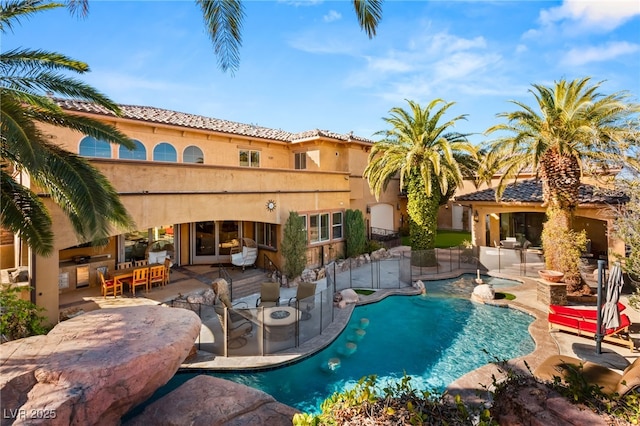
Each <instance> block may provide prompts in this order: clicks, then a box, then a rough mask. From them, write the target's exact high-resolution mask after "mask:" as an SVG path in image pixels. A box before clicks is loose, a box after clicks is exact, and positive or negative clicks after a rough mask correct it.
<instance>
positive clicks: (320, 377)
mask: <svg viewBox="0 0 640 426" xmlns="http://www.w3.org/2000/svg"><path fill="white" fill-rule="evenodd" d="M473 278H475V277H473V276H464V277H462V278H459V279H452V280H441V281H438V282H426V283H425V284H426V287H427V295H426V296H392V297H388V298H386V299H384V300H383V301H381V302H378V303H374V304H370V305H364V306H359V307H357V308H356V309H355V310H354V313H353V315H352V317H351V320H350V322H349V324H348V326H347V328H346V329H345V331H344V332H343V333H342V334H341V335H340V336H339V337H338V338H337V339H336V340H335V341H334V342H333V343H332V344H331V345H329V346H328V347H327V348H326V349H324V350H323V351H321V352H319V353H318V354H316V355H314V356H312V357H309V358H307V359H305V360H303V361H301V362H299V363H296V364H293V365H290V366H288V367H283V368H279V369H275V370H270V371H265V372H252V373H211V374H212V375H214V376H216V377H221V378H224V379H228V380H232V381H234V382H238V383H242V384H245V385H247V386H251V387H254V388H258V389H261V390H263V391H265V392H267V393H269V394H271V395H272V396H273V397H275V398H276V399H277V400H278V401H280V402H282V403H284V404H287V405H290V406H292V407H295V408H297V409H299V410H301V411H303V412H307V413H318V412H319V411H320V404H321V403H322V402H323V401H324V400H325V399H326V398H327V397H329V396H331V394H333V393H334V392H340V391H343V390H344V389H346V388H350V387H352V386H354V385H355V384H356V383H357V381H358V380H359V379H360V378H362V377H364V376H368V375H371V374H375V375H377V376H378V380H379V382H382V383H384V382H385V381H387V380H395V379H399V378H402V377H403V375H404V373H405V372H406V374H407V375H410V376H411V377H412V380H411V383H412V386H414V388H417V389H426V390H437V391H442V390H444V388H445V387H446V386H447V385H448V384H450V383H451V382H453V381H454V380H456V379H457V378H459V377H461V376H462V375H464V374H466V373H468V372H469V371H471V370H474V369H476V368H479V367H481V366H483V365H485V364H487V363H489V362H492V361H496V360H504V359H510V358H514V357H518V356H521V355H525V354H527V353H530V352H531V351H533V350H534V348H535V347H534V346H535V344H534V342H533V340H532V339H531V336H530V335H529V333H528V331H527V329H528V326H529V324H531V322H532V321H533V318H532V317H531V316H529V315H527V314H524V313H522V312H519V311H516V310H514V309H505V308H499V307H495V306H487V305H481V304H476V303H473V302H471V301H469V299H468V297H469V295H470V293H471V291H472V289H473V286H474V284H473ZM483 278H484V279H485V281H486V282H491V283H492V284H493V285H494V288H495V289H496V290H497V291H499V290H500V287H504V286H512V285H514V282H513V281H507V280H499V279H494V278H489V279H487V277H483ZM460 296H462V297H460ZM192 377H194V374H178V375H176V376H175V378H174V379H172V381H171V382H170V383H169V385H167V386H169V387H170V388H175V387H177V386H179V385H180V384H181V383H183V382H185V381H187V380H188V379H190V378H192ZM486 385H490V383H486Z"/></svg>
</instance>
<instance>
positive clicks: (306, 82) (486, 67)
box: [2, 0, 640, 142]
mask: <svg viewBox="0 0 640 426" xmlns="http://www.w3.org/2000/svg"><path fill="white" fill-rule="evenodd" d="M244 4H245V12H246V17H245V21H244V27H243V46H242V48H241V51H240V55H241V57H240V68H239V70H238V71H237V72H236V73H235V75H232V74H231V73H223V72H222V71H221V70H220V69H219V68H218V66H217V62H216V58H215V56H214V54H213V49H212V47H211V43H210V41H209V39H208V36H207V35H206V33H205V31H204V25H203V23H202V18H201V14H200V11H199V8H198V7H197V6H196V4H195V2H193V1H190V0H184V1H173V2H172V1H135V2H129V1H99V0H93V1H90V11H89V15H88V16H87V18H85V19H78V18H75V17H72V16H71V15H70V14H69V13H68V11H67V10H66V9H59V10H54V11H46V12H42V13H39V14H37V15H34V16H33V17H31V18H30V19H28V20H24V21H22V23H21V25H19V26H16V27H15V28H14V30H13V32H12V33H7V34H5V35H3V38H2V49H3V50H8V49H11V48H14V47H17V46H21V47H29V48H40V49H46V50H51V51H56V52H60V53H64V54H66V55H68V56H71V57H73V58H76V59H79V60H82V61H84V62H87V63H88V64H89V65H90V67H91V72H90V73H88V74H85V75H83V76H82V77H81V78H82V79H83V80H84V81H85V82H87V83H89V84H91V85H93V86H94V87H96V88H98V89H99V90H100V91H102V92H103V93H105V94H106V95H108V96H109V97H111V98H112V99H113V100H114V101H116V102H118V103H121V104H133V105H146V106H154V107H159V108H166V109H171V110H176V111H181V112H188V113H194V114H202V115H206V116H209V117H216V118H221V119H226V120H233V121H239V122H243V123H254V124H257V125H260V126H265V127H271V128H280V129H283V130H287V131H291V132H298V131H304V130H311V129H316V128H317V129H323V130H331V131H335V132H339V133H348V132H350V131H353V132H354V133H355V134H357V135H359V136H363V137H370V138H373V139H376V137H374V136H373V133H374V132H376V131H379V130H384V129H386V128H387V125H386V123H385V122H384V121H383V120H382V117H386V116H388V113H389V110H390V109H391V108H393V107H397V106H399V107H403V108H404V107H406V106H407V104H406V102H405V99H411V100H414V101H417V102H419V103H421V104H426V103H428V102H430V101H431V100H432V99H435V98H442V99H444V100H446V101H453V102H455V103H456V104H455V105H454V106H453V107H452V108H451V109H450V110H449V111H450V114H449V116H448V118H452V117H453V116H455V115H461V114H467V115H468V117H467V120H466V121H464V122H461V123H460V124H459V125H457V126H456V128H455V130H457V131H460V132H464V133H474V134H475V135H474V136H471V138H470V139H471V140H472V141H474V142H481V141H482V140H484V137H483V136H481V135H480V134H481V133H482V132H483V131H484V130H486V129H487V128H488V127H489V126H491V125H493V124H496V123H497V122H498V119H497V118H496V114H497V113H500V112H505V111H512V110H514V109H515V106H513V105H512V104H509V103H508V101H509V100H520V101H524V102H526V103H528V104H531V103H532V99H533V98H532V96H531V95H530V94H528V92H527V91H528V90H529V89H530V87H531V86H530V85H531V83H538V84H545V85H551V84H553V82H554V81H555V80H558V79H561V78H567V79H574V78H580V77H584V76H591V77H593V80H594V81H602V80H604V81H605V82H604V83H603V85H602V88H601V91H602V92H604V93H611V92H615V91H620V90H626V91H628V92H630V94H631V95H632V98H633V99H634V100H635V101H638V97H639V95H640V3H639V2H638V1H637V0H630V1H629V0H625V1H615V0H613V1H612V0H602V1H584V0H582V1H568V0H565V1H544V2H537V1H518V2H511V1H498V0H496V1H491V2H489V1H387V2H385V3H384V5H383V18H382V21H381V23H380V25H379V27H378V34H377V36H376V37H375V38H373V39H371V40H370V39H369V38H368V37H367V36H366V34H365V33H364V32H363V31H361V30H360V27H359V26H358V24H357V21H356V16H355V12H354V10H353V5H352V2H351V1H314V0H308V1H246V2H245V3H244Z"/></svg>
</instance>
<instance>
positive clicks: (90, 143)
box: [80, 136, 111, 158]
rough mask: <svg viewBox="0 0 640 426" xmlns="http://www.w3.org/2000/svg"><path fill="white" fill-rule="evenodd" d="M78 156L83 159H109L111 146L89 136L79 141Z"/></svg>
mask: <svg viewBox="0 0 640 426" xmlns="http://www.w3.org/2000/svg"><path fill="white" fill-rule="evenodd" d="M80 155H82V156H83V157H99V158H111V144H110V143H109V142H105V141H101V140H98V139H96V138H93V137H91V136H85V137H84V138H82V140H81V141H80Z"/></svg>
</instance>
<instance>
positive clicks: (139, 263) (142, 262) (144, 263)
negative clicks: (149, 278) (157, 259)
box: [133, 259, 149, 268]
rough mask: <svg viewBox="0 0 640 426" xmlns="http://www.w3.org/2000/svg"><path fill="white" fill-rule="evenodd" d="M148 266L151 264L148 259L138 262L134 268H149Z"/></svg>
mask: <svg viewBox="0 0 640 426" xmlns="http://www.w3.org/2000/svg"><path fill="white" fill-rule="evenodd" d="M148 264H149V261H148V260H147V259H142V260H136V261H134V262H133V266H135V267H136V268H137V267H138V266H147V265H148Z"/></svg>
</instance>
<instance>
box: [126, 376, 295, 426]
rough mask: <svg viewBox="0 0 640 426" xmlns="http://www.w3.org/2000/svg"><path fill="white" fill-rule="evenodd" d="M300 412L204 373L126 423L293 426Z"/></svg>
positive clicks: (134, 425)
mask: <svg viewBox="0 0 640 426" xmlns="http://www.w3.org/2000/svg"><path fill="white" fill-rule="evenodd" d="M297 412H298V411H297V410H296V409H294V408H291V407H289V406H287V405H284V404H281V403H279V402H278V401H276V400H275V399H274V398H273V397H272V396H271V395H268V394H266V393H264V392H262V391H259V390H257V389H254V388H250V387H248V386H244V385H240V384H237V383H234V382H231V381H228V380H223V379H219V378H216V377H211V376H206V375H201V376H197V377H195V378H193V379H191V380H189V381H187V382H186V383H184V384H183V385H182V386H180V387H179V388H177V389H176V390H174V391H172V392H170V393H169V394H167V395H166V396H164V397H162V398H160V399H159V400H157V401H155V402H153V403H152V404H150V405H149V406H147V407H146V408H145V409H144V411H143V412H142V414H140V415H138V416H137V417H135V418H134V419H132V420H131V421H129V422H127V423H126V424H125V426H146V425H162V426H171V425H176V426H182V425H225V426H234V425H238V426H240V425H269V426H279V425H283V426H284V425H287V426H289V425H291V424H292V419H293V416H294V414H296V413H297Z"/></svg>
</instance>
